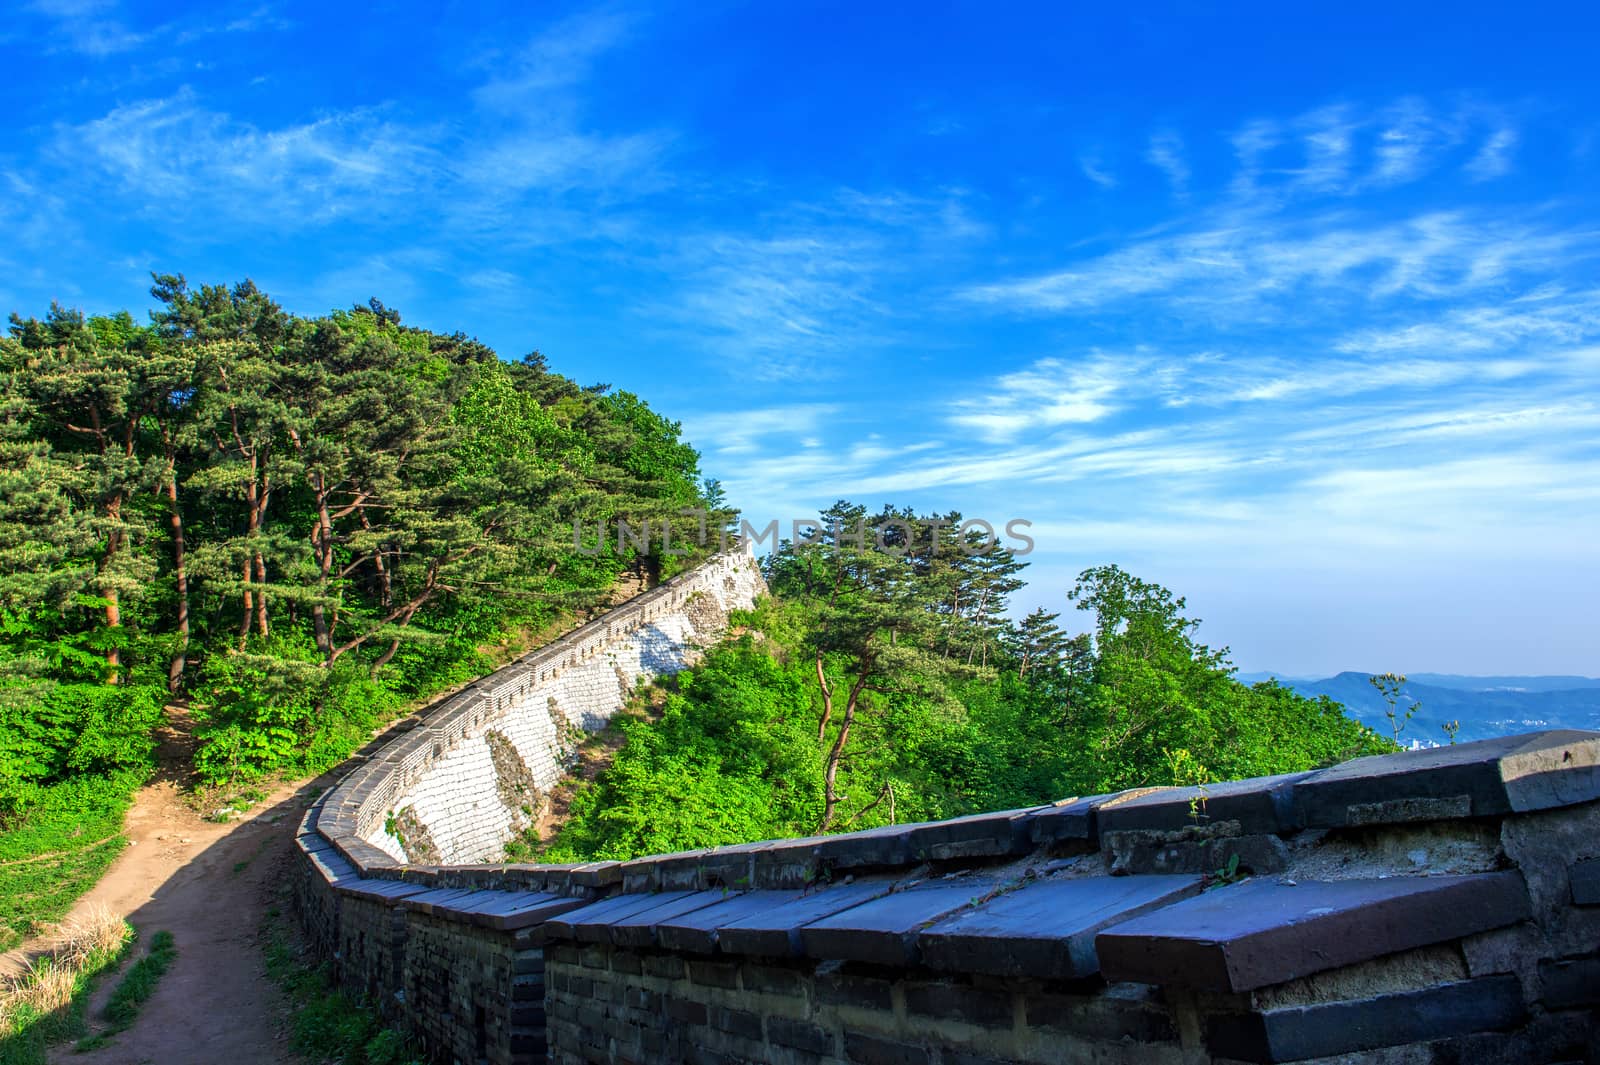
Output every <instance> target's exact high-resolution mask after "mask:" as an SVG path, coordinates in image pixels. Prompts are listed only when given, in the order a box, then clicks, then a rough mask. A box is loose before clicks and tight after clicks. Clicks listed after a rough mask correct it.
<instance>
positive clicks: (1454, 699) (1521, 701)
mask: <svg viewBox="0 0 1600 1065" xmlns="http://www.w3.org/2000/svg"><path fill="white" fill-rule="evenodd" d="M1272 676H1274V674H1270V673H1241V674H1239V679H1240V680H1241V681H1244V682H1245V683H1247V684H1253V683H1257V682H1259V681H1261V680H1265V679H1267V678H1269V677H1272ZM1369 676H1371V674H1368V673H1357V672H1346V673H1340V674H1338V675H1337V676H1333V677H1326V678H1324V679H1322V680H1308V679H1304V678H1289V677H1281V676H1280V677H1278V678H1277V680H1278V683H1280V684H1282V685H1284V686H1285V687H1289V688H1293V689H1294V690H1295V691H1297V692H1299V693H1300V694H1301V695H1310V696H1317V695H1326V696H1327V697H1328V698H1330V699H1333V700H1335V701H1336V702H1340V703H1343V704H1344V707H1345V710H1346V712H1347V713H1349V715H1350V716H1351V717H1353V718H1355V719H1356V720H1357V721H1360V722H1361V723H1362V724H1364V725H1367V726H1368V727H1370V728H1372V729H1375V730H1376V731H1377V732H1378V733H1379V734H1381V735H1384V736H1388V735H1390V734H1391V728H1390V723H1389V719H1388V718H1387V717H1386V716H1385V713H1384V711H1386V710H1387V709H1388V704H1387V703H1385V702H1384V701H1383V697H1382V696H1381V695H1379V694H1378V692H1377V690H1376V689H1374V688H1373V687H1372V685H1371V684H1369V683H1368V682H1367V678H1368V677H1369ZM1418 704H1420V705H1418ZM1413 705H1418V709H1417V711H1416V713H1415V714H1413V716H1412V717H1411V719H1410V721H1408V722H1406V724H1405V728H1404V729H1403V731H1402V732H1401V733H1400V742H1401V743H1402V744H1404V745H1406V746H1410V745H1411V744H1412V743H1413V742H1417V743H1421V744H1424V745H1428V744H1435V743H1447V742H1449V734H1448V733H1446V732H1445V730H1444V727H1443V726H1444V725H1445V723H1446V722H1449V721H1459V722H1460V723H1461V728H1460V731H1458V732H1457V733H1456V741H1457V742H1458V743H1464V742H1466V741H1468V740H1481V739H1488V738H1489V737H1491V736H1509V735H1512V734H1513V733H1517V732H1533V731H1535V730H1538V729H1548V728H1580V729H1597V730H1600V680H1597V679H1595V678H1593V677H1549V676H1541V677H1464V676H1459V675H1456V674H1451V673H1413V674H1410V675H1409V676H1408V677H1407V680H1406V687H1405V694H1404V697H1403V698H1402V705H1401V707H1400V708H1399V709H1400V712H1401V713H1402V714H1403V713H1404V712H1405V710H1406V708H1407V707H1408V706H1413Z"/></svg>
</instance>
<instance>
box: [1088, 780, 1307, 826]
mask: <svg viewBox="0 0 1600 1065" xmlns="http://www.w3.org/2000/svg"><path fill="white" fill-rule="evenodd" d="M1311 776H1313V774H1311V773H1285V774H1282V775H1280V776H1275V777H1251V778H1249V779H1247V780H1230V781H1226V782H1224V783H1221V784H1206V785H1203V786H1200V787H1192V788H1161V789H1159V790H1156V791H1151V792H1147V793H1145V794H1142V795H1135V796H1132V797H1131V798H1128V799H1126V800H1122V801H1117V800H1113V801H1110V802H1106V803H1103V804H1101V805H1100V806H1099V807H1097V808H1096V810H1095V817H1096V819H1097V823H1098V825H1099V829H1100V833H1101V835H1104V834H1105V833H1107V832H1134V831H1143V832H1152V831H1154V832H1172V831H1177V830H1179V829H1184V828H1191V827H1193V828H1200V829H1204V828H1206V827H1208V826H1211V825H1218V824H1221V823H1223V822H1227V821H1236V822H1238V823H1239V830H1240V833H1241V834H1243V835H1247V836H1254V835H1281V834H1283V833H1287V832H1292V831H1294V830H1295V829H1296V828H1298V827H1299V825H1298V824H1297V818H1296V815H1295V808H1294V785H1295V784H1297V783H1298V782H1300V781H1302V780H1305V779H1307V778H1308V777H1311Z"/></svg>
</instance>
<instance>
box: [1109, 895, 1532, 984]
mask: <svg viewBox="0 0 1600 1065" xmlns="http://www.w3.org/2000/svg"><path fill="white" fill-rule="evenodd" d="M1529 913H1530V903H1529V899H1528V891H1527V886H1526V885H1525V884H1524V882H1523V879H1522V875H1521V874H1520V873H1516V872H1503V873H1475V874H1471V875H1467V876H1426V877H1388V878H1383V879H1375V880H1328V881H1309V882H1300V883H1295V882H1293V881H1289V880H1286V879H1282V878H1274V879H1257V880H1249V881H1246V882H1245V883H1242V884H1235V885H1232V886H1229V887H1223V888H1219V889H1217V890H1215V891H1210V892H1207V893H1206V894H1204V895H1201V896H1200V897H1198V898H1193V899H1189V900H1187V901H1184V902H1179V903H1175V904H1173V905H1171V906H1168V907H1165V908H1163V909H1160V910H1157V911H1155V912H1154V913H1150V914H1146V915H1145V916H1143V917H1135V918H1133V919H1132V920H1130V921H1127V922H1124V923H1122V924H1119V925H1115V926H1113V927H1111V928H1109V929H1107V930H1106V931H1104V932H1101V933H1100V934H1099V935H1098V936H1097V937H1096V939H1095V948H1096V950H1097V951H1098V953H1099V955H1100V967H1101V969H1102V970H1103V971H1104V972H1105V976H1106V979H1108V980H1133V981H1138V982H1140V983H1150V984H1180V985H1184V986H1188V987H1194V988H1200V989H1204V990H1212V991H1250V990H1254V989H1256V988H1260V987H1267V986H1269V985H1271V984H1281V983H1283V982H1285V981H1287V980H1293V979H1296V978H1298V977H1301V976H1308V975H1310V974H1312V973H1317V972H1322V971H1323V970H1326V969H1335V968H1339V967H1341V966H1344V965H1352V964H1354V963H1356V962H1361V961H1367V960H1370V959H1372V958H1376V957H1380V956H1382V955H1385V954H1393V953H1396V952H1398V951H1402V950H1409V949H1411V948H1412V947H1421V946H1427V945H1428V944H1431V943H1442V942H1445V941H1447V940H1451V939H1459V938H1461V937H1463V936H1468V935H1472V934H1474V933H1476V932H1486V931H1488V930H1490V929H1493V928H1501V927H1503V926H1505V925H1509V924H1515V923H1516V922H1518V921H1521V920H1524V919H1525V918H1527V917H1528V916H1529Z"/></svg>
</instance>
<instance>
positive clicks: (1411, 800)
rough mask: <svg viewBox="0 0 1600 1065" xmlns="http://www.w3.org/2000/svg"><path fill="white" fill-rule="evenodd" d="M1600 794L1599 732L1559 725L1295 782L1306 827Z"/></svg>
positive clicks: (1542, 806)
mask: <svg viewBox="0 0 1600 1065" xmlns="http://www.w3.org/2000/svg"><path fill="white" fill-rule="evenodd" d="M1595 799H1600V733H1597V732H1580V731H1577V730H1575V729H1552V730H1550V731H1547V732H1535V733H1526V734H1523V735H1518V736H1502V737H1498V738H1495V739H1488V740H1477V741H1474V742H1472V743H1461V744H1455V745H1453V746H1448V747H1433V748H1428V749H1424V750H1416V751H1402V752H1400V753H1399V754H1380V755H1372V756H1370V757H1367V758H1357V759H1355V760H1354V761H1350V762H1345V763H1343V764H1341V765H1336V766H1334V767H1332V768H1331V769H1324V770H1321V771H1320V772H1318V773H1315V774H1313V775H1312V776H1311V777H1310V778H1309V779H1307V780H1303V781H1300V782H1299V783H1297V784H1295V785H1294V801H1295V812H1296V816H1297V817H1298V818H1299V819H1300V822H1301V823H1302V824H1303V825H1304V826H1305V827H1307V828H1338V827H1342V826H1345V825H1374V824H1393V823H1398V822H1406V821H1443V820H1449V819H1453V818H1460V817H1491V816H1497V815H1501V814H1508V813H1527V812H1529V811H1532V810H1547V809H1551V808H1553V807H1557V806H1572V805H1576V804H1578V803H1582V802H1591V801H1593V800H1595Z"/></svg>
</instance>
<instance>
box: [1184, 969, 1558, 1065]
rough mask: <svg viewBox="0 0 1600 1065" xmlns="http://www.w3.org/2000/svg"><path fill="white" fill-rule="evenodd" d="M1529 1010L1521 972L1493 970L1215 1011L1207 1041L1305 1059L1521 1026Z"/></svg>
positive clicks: (1231, 1053) (1262, 1057) (1258, 1054)
mask: <svg viewBox="0 0 1600 1065" xmlns="http://www.w3.org/2000/svg"><path fill="white" fill-rule="evenodd" d="M1526 1016H1527V1009H1526V1007H1525V1006H1524V1005H1523V1002H1522V992H1521V988H1520V986H1519V985H1518V983H1517V980H1516V978H1515V977H1512V976H1490V977H1485V978H1484V979H1481V980H1465V981H1462V982H1460V983H1454V984H1443V985H1440V986H1438V987H1430V988H1425V989H1423V990H1420V991H1407V992H1402V993H1399V994H1391V995H1376V996H1373V997H1372V998H1367V999H1360V1000H1357V1001H1352V1002H1330V1003H1324V1004H1319V1005H1314V1006H1296V1007H1289V1008H1286V1009H1277V1010H1266V1011H1262V1012H1258V1013H1245V1014H1223V1015H1221V1016H1214V1017H1212V1018H1210V1020H1209V1022H1208V1024H1207V1034H1206V1046H1207V1048H1208V1049H1209V1050H1210V1051H1211V1053H1212V1054H1214V1055H1217V1056H1218V1057H1225V1058H1234V1059H1237V1060H1240V1061H1254V1062H1279V1061H1299V1060H1301V1059H1303V1058H1321V1057H1331V1056H1333V1055H1335V1054H1353V1053H1359V1052H1361V1051H1369V1050H1376V1049H1379V1048H1381V1047H1391V1046H1402V1045H1404V1044H1406V1043H1418V1042H1423V1041H1425V1040H1431V1039H1438V1038H1441V1037H1445V1036H1460V1035H1465V1034H1467V1033H1472V1032H1487V1031H1498V1030H1503V1029H1508V1028H1514V1027H1516V1026H1517V1025H1519V1024H1521V1023H1522V1022H1523V1020H1524V1019H1525V1017H1526Z"/></svg>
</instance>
